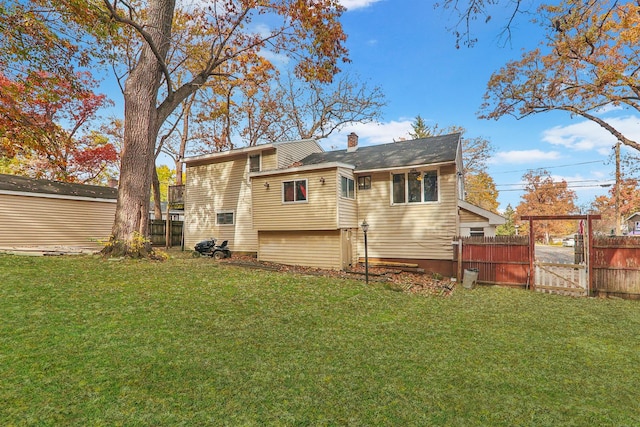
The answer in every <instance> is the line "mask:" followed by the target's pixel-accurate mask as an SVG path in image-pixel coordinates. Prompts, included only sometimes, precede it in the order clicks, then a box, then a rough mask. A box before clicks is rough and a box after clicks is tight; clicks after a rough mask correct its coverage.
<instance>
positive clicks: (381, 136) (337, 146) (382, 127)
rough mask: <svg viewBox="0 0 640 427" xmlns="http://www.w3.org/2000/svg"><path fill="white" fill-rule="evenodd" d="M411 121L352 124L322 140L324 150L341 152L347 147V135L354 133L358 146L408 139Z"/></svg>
mask: <svg viewBox="0 0 640 427" xmlns="http://www.w3.org/2000/svg"><path fill="white" fill-rule="evenodd" d="M411 123H412V121H411V120H400V121H395V120H392V121H390V122H386V123H379V122H373V123H354V124H353V125H349V126H347V127H345V128H344V129H342V130H341V131H340V132H336V133H335V134H333V135H331V136H330V137H329V138H327V139H325V140H322V141H321V143H322V146H323V147H324V148H325V150H341V149H344V148H346V147H347V135H349V134H350V133H351V132H355V133H356V134H357V135H358V138H359V140H358V145H360V146H367V145H377V144H386V143H389V142H393V141H394V140H395V141H398V140H400V139H401V138H407V139H410V138H409V136H408V132H409V131H410V130H411Z"/></svg>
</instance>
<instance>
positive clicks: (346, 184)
mask: <svg viewBox="0 0 640 427" xmlns="http://www.w3.org/2000/svg"><path fill="white" fill-rule="evenodd" d="M340 182H341V195H342V197H346V198H347V199H355V198H356V192H355V188H354V187H355V182H354V180H353V179H351V178H347V177H346V176H340Z"/></svg>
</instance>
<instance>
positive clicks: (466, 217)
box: [460, 209, 488, 223]
mask: <svg viewBox="0 0 640 427" xmlns="http://www.w3.org/2000/svg"><path fill="white" fill-rule="evenodd" d="M460 222H461V223H463V222H482V223H487V222H488V221H487V218H485V217H483V216H480V215H477V214H475V213H473V212H469V211H468V210H466V209H460Z"/></svg>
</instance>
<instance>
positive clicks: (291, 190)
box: [282, 179, 307, 203]
mask: <svg viewBox="0 0 640 427" xmlns="http://www.w3.org/2000/svg"><path fill="white" fill-rule="evenodd" d="M282 201H283V202H285V203H296V202H306V201H307V180H306V179H299V180H295V181H284V182H283V183H282Z"/></svg>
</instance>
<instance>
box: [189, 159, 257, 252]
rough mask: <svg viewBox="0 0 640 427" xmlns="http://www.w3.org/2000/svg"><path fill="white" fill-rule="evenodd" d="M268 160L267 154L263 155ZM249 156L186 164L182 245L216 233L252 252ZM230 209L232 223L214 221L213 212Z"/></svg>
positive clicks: (254, 235)
mask: <svg viewBox="0 0 640 427" xmlns="http://www.w3.org/2000/svg"><path fill="white" fill-rule="evenodd" d="M265 160H267V161H268V156H265V157H264V158H263V165H264V162H265ZM248 168H249V165H248V156H247V155H244V154H243V155H241V156H238V157H234V158H232V159H226V161H224V162H221V163H212V164H207V165H201V166H193V167H188V168H187V179H186V186H185V228H184V229H185V246H187V247H193V246H194V245H195V244H196V243H197V242H199V241H200V240H203V239H206V238H210V237H215V238H217V239H220V240H228V241H229V247H230V248H231V250H233V251H240V252H255V251H256V250H257V247H258V236H257V233H256V232H255V231H254V230H253V225H252V218H251V187H250V184H249V182H248V178H247V173H248ZM220 211H233V212H234V222H235V224H234V225H216V212H220Z"/></svg>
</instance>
